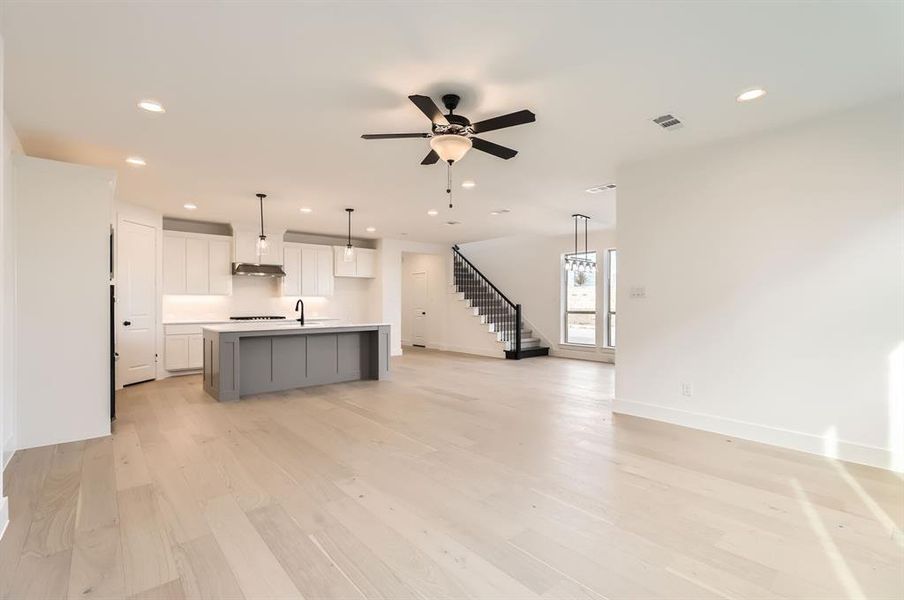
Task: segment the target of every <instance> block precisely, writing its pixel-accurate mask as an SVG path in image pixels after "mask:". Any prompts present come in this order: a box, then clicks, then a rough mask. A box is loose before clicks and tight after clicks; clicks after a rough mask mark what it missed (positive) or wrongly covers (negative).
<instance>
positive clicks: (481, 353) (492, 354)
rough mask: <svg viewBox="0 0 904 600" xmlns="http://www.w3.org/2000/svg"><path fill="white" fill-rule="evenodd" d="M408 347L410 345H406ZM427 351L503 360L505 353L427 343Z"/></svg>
mask: <svg viewBox="0 0 904 600" xmlns="http://www.w3.org/2000/svg"><path fill="white" fill-rule="evenodd" d="M406 345H407V346H410V345H411V344H406ZM425 347H426V349H427V350H440V351H442V352H458V353H459V354H474V355H476V356H487V357H490V358H505V351H496V352H494V351H492V350H487V349H486V348H471V347H468V346H455V345H452V344H436V343H430V342H427V344H426V345H425Z"/></svg>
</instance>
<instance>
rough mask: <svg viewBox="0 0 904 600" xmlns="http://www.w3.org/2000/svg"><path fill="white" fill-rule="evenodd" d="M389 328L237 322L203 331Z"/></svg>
mask: <svg viewBox="0 0 904 600" xmlns="http://www.w3.org/2000/svg"><path fill="white" fill-rule="evenodd" d="M305 321H307V319H305ZM383 326H386V327H388V326H389V323H307V322H306V323H305V324H304V325H299V324H298V322H297V321H288V320H287V321H252V322H250V323H249V322H248V321H245V322H243V323H242V322H239V323H237V322H235V321H232V322H231V323H229V324H223V325H210V326H205V327H203V328H202V329H204V330H205V331H214V332H216V333H241V332H242V331H285V330H286V329H295V330H299V331H308V330H316V329H354V328H360V327H383Z"/></svg>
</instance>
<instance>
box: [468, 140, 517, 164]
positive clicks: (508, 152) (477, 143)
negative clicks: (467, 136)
mask: <svg viewBox="0 0 904 600" xmlns="http://www.w3.org/2000/svg"><path fill="white" fill-rule="evenodd" d="M471 144H473V145H474V147H475V148H476V149H478V150H480V151H481V152H486V153H487V154H492V155H493V156H498V157H499V158H504V159H505V160H508V159H510V158H511V157H513V156H515V155H516V154H518V151H517V150H512V149H511V148H506V147H505V146H500V145H499V144H494V143H493V142H488V141H486V140H482V139H480V138H476V137H472V138H471Z"/></svg>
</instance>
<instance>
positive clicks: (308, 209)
mask: <svg viewBox="0 0 904 600" xmlns="http://www.w3.org/2000/svg"><path fill="white" fill-rule="evenodd" d="M298 210H300V211H301V212H303V213H305V214H308V213H310V212H314V209H313V208H308V207H307V206H304V207H302V208H300V209H298Z"/></svg>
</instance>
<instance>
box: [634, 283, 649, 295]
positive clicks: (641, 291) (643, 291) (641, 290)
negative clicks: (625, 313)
mask: <svg viewBox="0 0 904 600" xmlns="http://www.w3.org/2000/svg"><path fill="white" fill-rule="evenodd" d="M631 297H632V298H646V297H647V288H645V287H644V286H642V285H637V286H634V287H632V288H631Z"/></svg>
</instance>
